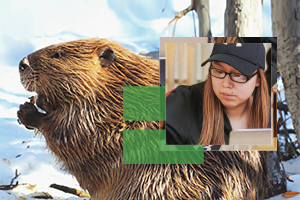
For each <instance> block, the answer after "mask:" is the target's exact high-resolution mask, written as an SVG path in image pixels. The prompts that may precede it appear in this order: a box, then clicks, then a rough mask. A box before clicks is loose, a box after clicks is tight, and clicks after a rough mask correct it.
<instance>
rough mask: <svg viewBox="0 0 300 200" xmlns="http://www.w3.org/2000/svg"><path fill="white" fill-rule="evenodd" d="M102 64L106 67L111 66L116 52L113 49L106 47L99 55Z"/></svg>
mask: <svg viewBox="0 0 300 200" xmlns="http://www.w3.org/2000/svg"><path fill="white" fill-rule="evenodd" d="M99 59H100V64H101V65H102V66H104V67H107V66H109V65H110V64H111V63H113V62H114V60H115V52H114V51H113V50H111V49H105V51H103V52H102V53H101V55H100V56H99Z"/></svg>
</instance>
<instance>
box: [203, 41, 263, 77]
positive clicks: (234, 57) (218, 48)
mask: <svg viewBox="0 0 300 200" xmlns="http://www.w3.org/2000/svg"><path fill="white" fill-rule="evenodd" d="M265 56H266V55H265V47H264V45H263V44H262V43H215V44H214V47H213V50H212V52H211V55H210V58H208V59H207V60H206V61H205V62H203V63H202V64H201V66H204V65H205V64H206V63H207V62H211V61H220V62H224V63H226V64H228V65H231V66H232V67H234V68H235V69H237V70H239V71H240V72H241V73H243V74H245V75H247V76H249V75H251V74H253V73H254V72H255V71H256V70H257V69H258V68H259V67H260V68H262V69H265Z"/></svg>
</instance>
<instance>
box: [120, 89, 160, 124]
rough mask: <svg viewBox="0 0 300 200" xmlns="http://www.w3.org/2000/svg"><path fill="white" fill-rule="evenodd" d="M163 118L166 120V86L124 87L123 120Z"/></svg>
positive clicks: (156, 119)
mask: <svg viewBox="0 0 300 200" xmlns="http://www.w3.org/2000/svg"><path fill="white" fill-rule="evenodd" d="M163 120H165V88H164V87H160V86H124V87H123V121H163Z"/></svg>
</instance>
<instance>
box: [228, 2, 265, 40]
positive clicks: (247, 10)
mask: <svg viewBox="0 0 300 200" xmlns="http://www.w3.org/2000/svg"><path fill="white" fill-rule="evenodd" d="M262 5H263V0H227V6H226V10H225V20H224V22H225V31H224V33H225V36H227V37H261V35H262Z"/></svg>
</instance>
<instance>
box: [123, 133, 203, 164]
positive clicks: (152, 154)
mask: <svg viewBox="0 0 300 200" xmlns="http://www.w3.org/2000/svg"><path fill="white" fill-rule="evenodd" d="M165 134H166V130H124V131H123V164H203V161H204V160H203V146H202V145H198V149H195V148H194V147H193V146H197V145H166V143H164V144H161V143H160V138H161V137H162V135H165ZM160 146H162V147H160ZM168 146H170V147H169V148H170V149H168ZM160 149H164V151H161V150H160Z"/></svg>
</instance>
